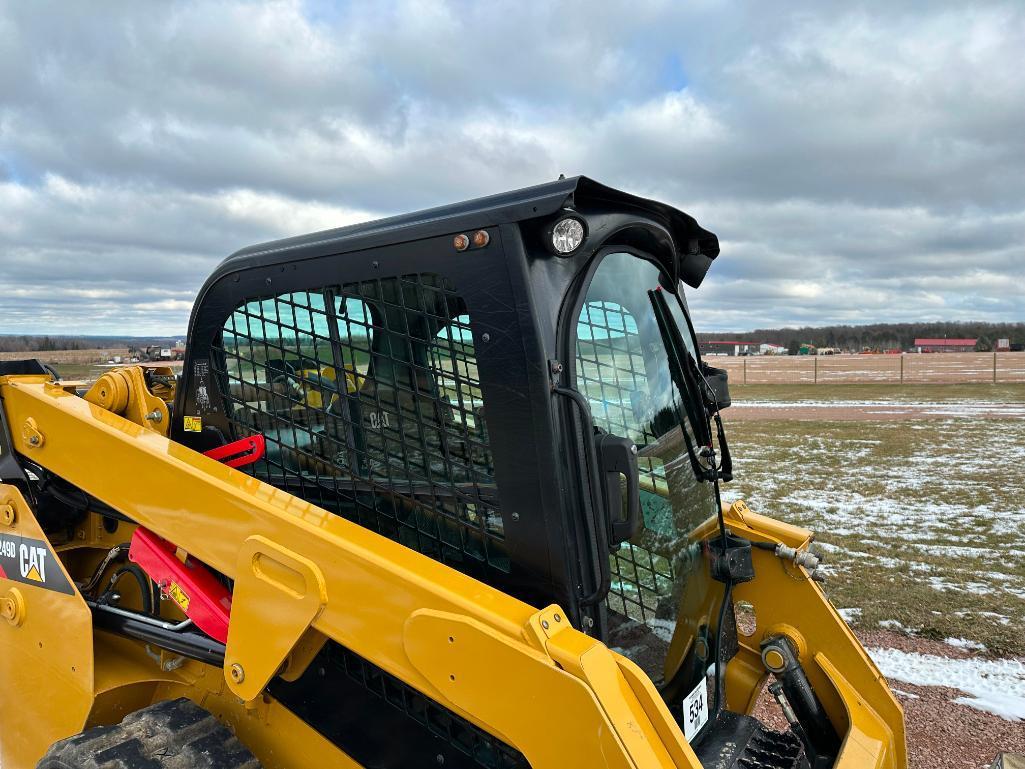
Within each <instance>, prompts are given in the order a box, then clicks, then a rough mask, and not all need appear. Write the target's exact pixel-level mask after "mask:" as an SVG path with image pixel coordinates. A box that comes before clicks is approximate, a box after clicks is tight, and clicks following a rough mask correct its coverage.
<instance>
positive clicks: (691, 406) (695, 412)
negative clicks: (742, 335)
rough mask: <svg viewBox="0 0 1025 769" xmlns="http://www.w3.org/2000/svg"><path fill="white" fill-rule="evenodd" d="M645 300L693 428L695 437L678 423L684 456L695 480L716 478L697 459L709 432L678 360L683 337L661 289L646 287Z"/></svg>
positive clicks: (698, 399)
mask: <svg viewBox="0 0 1025 769" xmlns="http://www.w3.org/2000/svg"><path fill="white" fill-rule="evenodd" d="M648 300H649V301H650V302H651V307H652V310H653V311H654V314H655V323H656V324H657V325H658V332H659V335H660V336H661V337H662V344H663V346H664V347H665V349H666V355H667V357H668V362H669V375H670V376H671V377H672V380H673V383H674V384H675V385H676V388H677V389H678V390H679V391H680V397H681V398H683V407H684V411H685V412H686V417H687V419H686V421H687V422H688V423H689V424H690V429H691V430H693V432H694V439H693V440H691V434H690V432H689V431H688V429H687V425H686V424H683V425H681V426H680V432H682V433H683V439H684V441H685V443H686V444H687V456H689V457H690V463H691V467H692V468H693V470H694V475H695V477H697V479H698V480H701V481H711V480H715V478H716V476H717V472H718V471H717V470H716V469H715V467H712V468H709V467H707V466H706V465H704V464H702V462H701V459H700V457H701V453H700V447H702V446H708V447H711V445H712V434H711V430H710V429H709V426H708V420H707V417H706V416H705V406H704V401H703V400H702V396H701V393H700V391H699V390H698V383H697V380H696V379H695V378H694V376H693V375H692V374H691V373H690V372H688V371H687V368H686V366H685V365H684V363H683V360H681V353H680V351H681V350H684V349H685V348H684V347H683V340H682V339H680V331H679V329H678V328H676V324H675V323H673V322H672V320H671V318H672V315H671V314H670V312H669V306H668V305H667V304H666V298H665V296H664V295H663V294H662V292H661V291H660V290H658V289H654V290H649V291H648ZM688 354H689V353H688ZM695 442H696V443H697V444H698V445H697V446H695Z"/></svg>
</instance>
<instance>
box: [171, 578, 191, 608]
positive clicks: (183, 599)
mask: <svg viewBox="0 0 1025 769" xmlns="http://www.w3.org/2000/svg"><path fill="white" fill-rule="evenodd" d="M167 597H168V598H170V599H171V600H172V601H174V602H175V603H176V604H178V606H180V607H181V610H182V611H184V612H188V610H189V595H188V593H186V592H185V591H184V590H182V589H181V587H179V586H178V583H177V582H172V583H171V584H170V585H169V586H168V588H167Z"/></svg>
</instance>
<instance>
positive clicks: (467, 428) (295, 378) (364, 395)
mask: <svg viewBox="0 0 1025 769" xmlns="http://www.w3.org/2000/svg"><path fill="white" fill-rule="evenodd" d="M219 349H220V352H221V354H222V357H223V362H222V363H221V365H220V370H219V374H220V376H219V377H218V380H219V382H220V384H221V387H222V390H223V392H222V395H223V396H224V398H225V403H226V404H228V412H229V419H230V421H231V423H232V426H233V428H234V429H235V432H236V437H242V436H244V435H249V434H252V433H262V434H263V435H264V437H265V438H266V441H267V455H266V457H265V459H264V460H263V461H261V462H259V463H257V464H255V465H252V466H251V467H250V468H249V471H250V472H251V473H252V474H254V475H256V476H257V477H259V478H261V479H263V480H266V481H269V482H271V483H274V484H275V485H278V486H281V487H283V488H286V489H288V490H289V491H292V492H293V493H295V494H297V495H299V496H302V497H303V498H304V499H307V500H310V501H312V502H315V503H316V504H319V505H321V506H323V507H326V508H327V509H330V510H332V511H333V512H337V513H338V514H340V515H343V516H345V517H347V518H349V519H351V520H353V521H356V522H357V523H360V524H361V525H364V526H367V527H368V528H371V529H373V530H375V531H378V532H380V533H381V534H384V535H385V536H388V537H390V538H392V539H395V540H397V541H399V542H401V543H403V544H405V545H407V546H409V547H412V548H414V549H416V550H418V551H420V552H422V553H425V554H427V555H429V556H431V557H433V558H435V559H437V560H440V561H443V562H445V563H448V564H449V565H452V566H454V567H455V568H458V569H460V570H461V571H464V572H467V573H471V574H475V575H480V574H485V573H487V571H488V570H492V569H498V570H499V571H502V572H508V570H509V559H508V555H507V552H506V548H505V546H504V531H503V525H502V517H501V513H500V511H499V508H498V495H497V489H496V487H495V481H494V461H493V459H492V454H491V450H490V448H489V445H488V431H487V424H486V420H485V412H484V402H483V396H482V393H481V386H480V379H479V375H478V373H477V358H476V353H475V350H474V343H473V335H472V323H471V319H470V317H469V315H468V313H467V311H466V307H465V303H464V302H463V300H462V299H461V298H460V297H459V296H458V295H457V294H456V292H455V291H454V290H453V288H452V286H451V285H450V284H449V283H448V281H446V280H445V279H444V278H442V277H440V276H437V275H433V274H427V273H423V274H413V275H403V276H397V277H393V278H382V279H376V280H372V281H364V282H360V283H350V284H344V285H341V286H325V287H322V288H318V289H316V290H311V291H304V292H299V293H286V294H280V295H277V296H273V297H267V298H262V299H255V300H252V301H249V302H247V303H245V304H243V305H242V306H240V307H238V308H237V309H236V310H235V312H234V313H233V314H232V315H231V317H230V318H229V319H228V321H227V322H226V323H225V325H224V329H223V332H222V339H221V345H220V348H219Z"/></svg>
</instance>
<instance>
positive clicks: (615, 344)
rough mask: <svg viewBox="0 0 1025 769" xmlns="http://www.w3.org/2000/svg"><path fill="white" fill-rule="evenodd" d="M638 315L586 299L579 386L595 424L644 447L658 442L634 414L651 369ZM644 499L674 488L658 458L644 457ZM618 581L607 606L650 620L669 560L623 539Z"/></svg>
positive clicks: (615, 569) (668, 579) (669, 572)
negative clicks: (638, 328) (639, 328)
mask: <svg viewBox="0 0 1025 769" xmlns="http://www.w3.org/2000/svg"><path fill="white" fill-rule="evenodd" d="M643 349H644V348H643V347H642V345H641V344H640V340H639V338H638V332H637V325H636V322H635V321H634V319H633V317H632V316H631V314H630V313H629V311H628V310H626V309H625V308H624V307H622V306H621V305H619V304H617V303H615V302H608V301H604V300H594V301H588V302H585V303H584V306H583V307H582V309H581V312H580V318H579V321H578V325H577V361H576V368H577V373H576V377H577V388H578V389H579V390H580V391H581V392H582V393H583V394H584V396H585V397H586V398H587V399H588V401H589V403H590V406H591V414H592V416H593V418H594V422H595V424H596V425H597V426H598V427H600V428H602V429H603V430H606V431H608V432H610V433H613V434H615V435H619V436H622V437H629V438H630V439H631V440H633V441H634V442H635V443H636V444H638V445H639V446H644V445H647V444H649V443H654V442H655V441H656V437H655V435H654V433H653V432H651V430H650V423H644V424H639V420H637V419H636V417H635V416H634V409H635V407H636V406H637V405H638V399H639V398H641V397H642V394H643V393H644V392H645V389H646V382H647V379H648V372H647V369H646V366H645V360H644V356H643ZM638 471H639V475H640V481H641V487H642V489H646V490H645V491H642V501H643V497H644V496H645V495H652V494H654V495H658V494H659V492H664V491H665V490H667V489H668V486H667V482H666V476H665V468H664V466H663V464H662V461H661V460H659V459H656V458H643V457H642V458H639V459H638ZM609 558H610V564H611V572H612V585H611V587H610V589H609V594H608V597H607V599H606V604H607V605H608V607H609V608H610V609H612V610H613V611H616V612H619V613H620V614H623V615H625V616H628V617H631V618H632V619H637V620H640V621H642V622H646V621H648V620H649V619H651V618H654V617H655V613H656V610H657V608H658V604H659V601H660V600H661V599H663V598H664V597H665V596H666V595H668V594H669V593H671V591H672V586H673V568H672V564H671V563H670V561H669V559H667V558H665V557H663V556H661V555H658V554H656V553H653V552H651V551H650V550H648V549H646V548H644V547H642V546H640V545H638V544H635V543H633V542H623V543H622V544H620V546H619V549H618V550H617V551H616V552H615V553H613V554H612V555H611V556H610V557H609Z"/></svg>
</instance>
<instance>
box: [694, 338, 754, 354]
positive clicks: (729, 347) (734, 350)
mask: <svg viewBox="0 0 1025 769" xmlns="http://www.w3.org/2000/svg"><path fill="white" fill-rule="evenodd" d="M700 346H701V354H702V355H757V354H758V351H759V348H760V347H761V345H760V344H759V343H758V342H730V341H721V340H718V339H717V340H715V341H710V342H701V343H700Z"/></svg>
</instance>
